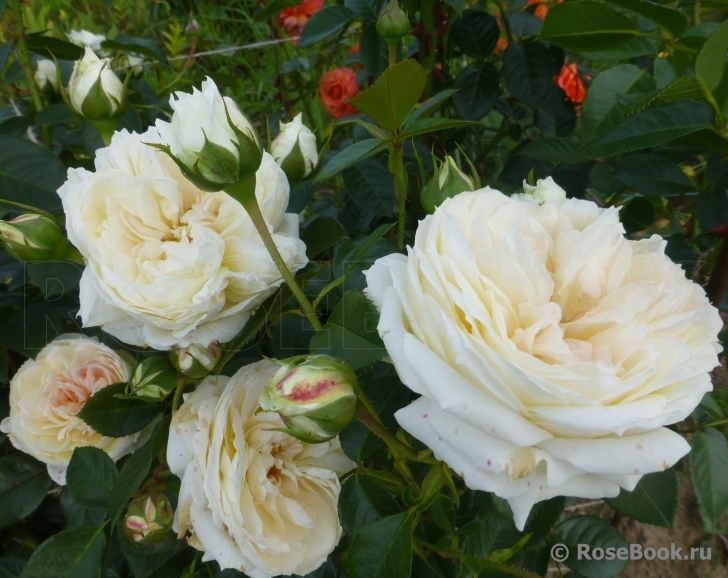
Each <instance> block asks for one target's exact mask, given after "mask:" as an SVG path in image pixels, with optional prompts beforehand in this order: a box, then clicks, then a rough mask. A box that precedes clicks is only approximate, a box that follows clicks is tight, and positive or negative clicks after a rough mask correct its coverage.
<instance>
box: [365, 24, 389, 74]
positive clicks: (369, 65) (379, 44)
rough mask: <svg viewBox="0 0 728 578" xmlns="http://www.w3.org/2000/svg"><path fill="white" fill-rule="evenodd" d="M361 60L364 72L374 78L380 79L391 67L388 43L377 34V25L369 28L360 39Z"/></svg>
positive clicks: (371, 25)
mask: <svg viewBox="0 0 728 578" xmlns="http://www.w3.org/2000/svg"><path fill="white" fill-rule="evenodd" d="M359 60H361V63H362V66H364V70H366V71H367V72H368V73H369V74H370V75H371V76H373V77H374V78H379V77H380V76H381V75H382V73H383V72H384V71H385V70H387V66H389V49H388V48H387V41H386V40H384V38H382V37H381V36H379V34H377V25H376V24H374V23H372V24H370V25H369V26H367V27H366V28H365V29H364V31H363V32H362V33H361V36H360V37H359Z"/></svg>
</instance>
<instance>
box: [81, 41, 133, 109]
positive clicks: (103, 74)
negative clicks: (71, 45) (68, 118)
mask: <svg viewBox="0 0 728 578" xmlns="http://www.w3.org/2000/svg"><path fill="white" fill-rule="evenodd" d="M99 79H100V80H101V89H102V90H103V92H104V94H105V95H106V96H107V97H109V98H108V99H106V100H104V103H100V102H94V103H92V105H93V109H94V110H96V109H98V110H102V109H103V111H104V112H105V113H106V112H108V114H106V116H105V118H111V117H112V116H115V115H116V112H117V110H118V109H119V107H120V106H121V103H122V102H123V101H124V100H125V96H124V93H125V89H124V84H123V83H122V82H121V80H119V78H118V77H117V76H116V74H114V71H113V70H111V60H109V59H108V58H99V57H98V56H96V54H94V52H93V50H91V48H89V47H88V46H87V47H86V53H85V54H84V57H83V59H81V60H77V61H76V62H75V63H74V65H73V74H72V75H71V79H70V80H69V81H68V99H69V100H70V101H71V105H72V106H73V108H75V109H76V110H77V111H78V112H79V113H82V114H84V115H86V114H87V112H86V111H85V110H84V102H85V101H86V97H87V96H88V94H89V92H91V89H92V88H93V86H94V84H96V82H97V81H98V80H99ZM89 100H91V99H89ZM97 100H100V99H97ZM107 100H108V102H107ZM88 106H89V105H88V104H87V110H88ZM92 116H93V113H92Z"/></svg>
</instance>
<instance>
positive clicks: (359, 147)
mask: <svg viewBox="0 0 728 578" xmlns="http://www.w3.org/2000/svg"><path fill="white" fill-rule="evenodd" d="M386 146H387V141H385V140H383V139H378V138H370V139H366V140H363V141H359V142H357V143H354V144H353V145H351V146H349V147H346V148H345V149H344V150H342V151H339V153H338V154H337V155H336V156H335V157H334V158H333V159H331V160H330V161H329V162H328V163H326V165H325V166H324V168H323V169H322V170H320V171H319V172H318V174H317V175H316V178H315V179H314V180H315V181H317V182H320V181H324V180H326V179H328V178H330V177H333V176H334V175H335V174H337V173H338V172H340V171H343V170H344V169H345V168H347V167H350V166H351V165H353V164H355V163H358V162H359V161H362V160H364V159H367V158H369V157H371V156H374V155H375V154H377V153H378V152H380V151H382V150H384V148H385V147H386Z"/></svg>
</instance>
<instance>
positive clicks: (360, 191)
mask: <svg viewBox="0 0 728 578" xmlns="http://www.w3.org/2000/svg"><path fill="white" fill-rule="evenodd" d="M344 184H345V185H346V192H347V194H348V196H349V197H350V198H351V200H352V201H353V202H354V203H355V204H356V205H357V206H358V207H359V208H360V209H362V210H364V211H369V212H371V213H374V214H375V215H381V216H384V217H386V216H390V215H391V214H392V213H393V212H394V208H395V206H396V205H397V198H396V197H395V194H394V180H393V179H392V175H391V174H390V173H389V171H388V170H387V168H386V167H385V166H384V165H383V164H382V163H380V162H378V161H376V160H374V159H365V160H363V161H361V162H359V163H357V164H355V165H354V166H352V167H349V168H348V169H346V170H345V171H344Z"/></svg>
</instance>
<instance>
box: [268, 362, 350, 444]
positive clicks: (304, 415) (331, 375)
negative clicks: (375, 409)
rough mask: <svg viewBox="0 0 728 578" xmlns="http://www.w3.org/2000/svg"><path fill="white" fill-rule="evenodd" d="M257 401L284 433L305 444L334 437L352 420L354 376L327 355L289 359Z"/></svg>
mask: <svg viewBox="0 0 728 578" xmlns="http://www.w3.org/2000/svg"><path fill="white" fill-rule="evenodd" d="M283 363H284V365H283V366H282V367H281V368H280V370H279V371H278V373H277V374H276V376H275V377H274V378H273V379H272V380H271V381H270V382H269V383H268V385H267V386H266V388H265V391H264V392H263V395H262V397H261V400H260V405H261V407H262V408H263V409H264V410H266V411H275V412H277V413H278V415H279V416H280V417H281V419H282V420H283V423H284V424H285V425H286V426H287V429H284V430H283V431H285V432H286V433H288V434H290V435H292V436H294V437H296V438H298V439H300V440H302V441H305V442H307V443H321V442H325V441H328V440H330V439H332V438H333V437H335V436H336V435H338V434H339V433H340V432H341V431H342V430H343V429H344V428H345V427H346V426H347V425H349V422H350V421H351V419H352V418H353V417H354V410H355V409H356V388H357V387H358V382H357V379H356V373H355V372H354V370H353V369H352V368H351V366H350V365H348V364H346V363H342V362H340V361H338V360H337V359H335V358H333V357H330V356H328V355H311V356H300V357H292V358H290V359H287V360H284V361H283Z"/></svg>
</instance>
